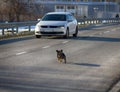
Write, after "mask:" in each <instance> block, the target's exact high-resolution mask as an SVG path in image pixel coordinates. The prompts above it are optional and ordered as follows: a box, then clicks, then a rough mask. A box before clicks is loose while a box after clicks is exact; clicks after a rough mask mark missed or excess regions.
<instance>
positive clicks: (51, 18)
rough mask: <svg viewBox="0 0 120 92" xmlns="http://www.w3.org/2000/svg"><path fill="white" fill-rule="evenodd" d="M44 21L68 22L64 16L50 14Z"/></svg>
mask: <svg viewBox="0 0 120 92" xmlns="http://www.w3.org/2000/svg"><path fill="white" fill-rule="evenodd" d="M42 21H66V15H64V14H48V15H46V16H44V17H43V18H42Z"/></svg>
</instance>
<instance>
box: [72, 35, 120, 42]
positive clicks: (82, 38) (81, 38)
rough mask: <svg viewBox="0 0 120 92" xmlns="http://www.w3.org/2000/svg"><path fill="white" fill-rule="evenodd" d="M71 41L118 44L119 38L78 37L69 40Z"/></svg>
mask: <svg viewBox="0 0 120 92" xmlns="http://www.w3.org/2000/svg"><path fill="white" fill-rule="evenodd" d="M70 39H71V40H85V41H105V42H120V38H112V37H96V36H80V37H76V38H75V37H74V38H70Z"/></svg>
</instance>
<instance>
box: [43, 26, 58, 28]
mask: <svg viewBox="0 0 120 92" xmlns="http://www.w3.org/2000/svg"><path fill="white" fill-rule="evenodd" d="M41 28H58V26H41Z"/></svg>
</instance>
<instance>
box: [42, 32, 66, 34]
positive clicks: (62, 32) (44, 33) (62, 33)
mask: <svg viewBox="0 0 120 92" xmlns="http://www.w3.org/2000/svg"><path fill="white" fill-rule="evenodd" d="M40 33H41V34H63V33H64V32H40Z"/></svg>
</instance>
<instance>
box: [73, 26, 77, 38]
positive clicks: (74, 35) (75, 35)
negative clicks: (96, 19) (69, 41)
mask: <svg viewBox="0 0 120 92" xmlns="http://www.w3.org/2000/svg"><path fill="white" fill-rule="evenodd" d="M77 34H78V27H76V29H75V34H73V37H77Z"/></svg>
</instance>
